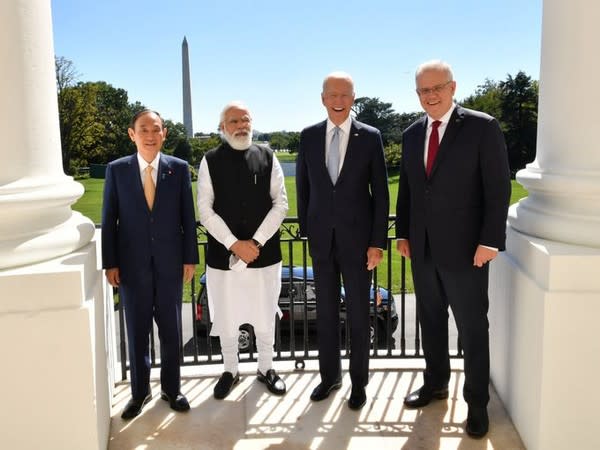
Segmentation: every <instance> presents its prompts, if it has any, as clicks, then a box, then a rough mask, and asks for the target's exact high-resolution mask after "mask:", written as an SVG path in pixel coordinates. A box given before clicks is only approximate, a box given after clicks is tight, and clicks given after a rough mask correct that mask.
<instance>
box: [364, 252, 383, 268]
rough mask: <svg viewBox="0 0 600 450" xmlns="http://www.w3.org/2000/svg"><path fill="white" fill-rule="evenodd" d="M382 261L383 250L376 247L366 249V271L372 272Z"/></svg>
mask: <svg viewBox="0 0 600 450" xmlns="http://www.w3.org/2000/svg"><path fill="white" fill-rule="evenodd" d="M382 259H383V250H381V249H380V248H377V247H369V248H368V249H367V270H373V269H374V268H375V267H377V265H378V264H379V263H380V262H381V260H382Z"/></svg>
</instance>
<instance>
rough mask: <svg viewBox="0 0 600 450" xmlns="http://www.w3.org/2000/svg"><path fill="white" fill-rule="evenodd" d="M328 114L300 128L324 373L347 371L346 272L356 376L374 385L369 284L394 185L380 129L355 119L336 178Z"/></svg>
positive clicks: (326, 379) (327, 379)
mask: <svg viewBox="0 0 600 450" xmlns="http://www.w3.org/2000/svg"><path fill="white" fill-rule="evenodd" d="M326 130H327V121H323V122H320V123H318V124H316V125H313V126H310V127H308V128H305V129H304V130H303V131H302V133H301V134H300V149H299V153H298V159H297V161H296V187H297V205H298V219H299V222H300V234H301V235H302V236H306V237H308V245H309V250H310V255H311V257H312V260H313V268H314V274H315V287H316V294H317V333H318V348H319V368H320V373H321V380H322V382H323V383H325V384H326V385H331V384H333V383H335V382H336V381H337V380H338V379H339V378H340V377H341V361H340V320H339V305H340V275H341V276H342V278H343V280H344V288H345V292H346V311H347V320H348V322H349V324H350V333H351V339H350V345H351V349H350V350H351V355H350V378H351V379H352V384H353V385H356V386H360V387H362V386H366V384H367V382H368V376H369V374H368V370H369V346H370V341H369V326H370V324H369V289H370V284H371V272H369V271H368V270H367V249H368V248H369V247H378V248H381V249H385V248H386V244H387V228H388V227H387V223H388V214H389V193H388V186H387V171H386V167H385V157H384V153H383V144H382V141H381V134H380V133H379V131H378V130H377V129H375V128H373V127H371V126H369V125H366V124H363V123H361V122H358V121H355V120H353V121H352V125H351V129H350V136H349V140H348V147H347V150H346V156H345V158H344V163H343V165H342V170H341V171H340V174H339V177H338V179H337V182H336V184H335V185H334V184H333V183H332V181H331V178H330V177H329V174H328V172H327V167H326V162H325V134H326Z"/></svg>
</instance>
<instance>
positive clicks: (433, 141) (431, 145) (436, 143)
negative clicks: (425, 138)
mask: <svg viewBox="0 0 600 450" xmlns="http://www.w3.org/2000/svg"><path fill="white" fill-rule="evenodd" d="M441 124H442V122H440V121H439V120H434V121H433V123H432V124H431V135H430V136H429V142H428V143H427V167H426V168H425V172H426V173H427V177H429V175H430V174H431V169H432V168H433V162H434V161H435V157H436V156H437V152H438V148H439V147H440V136H439V134H438V127H439V126H440V125H441Z"/></svg>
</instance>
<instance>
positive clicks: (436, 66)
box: [415, 59, 454, 81]
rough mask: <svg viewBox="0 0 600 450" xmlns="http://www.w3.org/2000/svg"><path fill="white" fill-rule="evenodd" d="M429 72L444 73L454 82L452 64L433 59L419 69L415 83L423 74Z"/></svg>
mask: <svg viewBox="0 0 600 450" xmlns="http://www.w3.org/2000/svg"><path fill="white" fill-rule="evenodd" d="M429 70H435V71H437V72H444V73H446V74H447V75H448V81H452V80H454V75H453V74H452V67H450V64H448V63H447V62H445V61H442V60H439V59H432V60H431V61H426V62H424V63H423V64H421V65H419V67H417V71H416V72H415V81H416V80H417V78H419V77H420V76H421V75H422V74H423V72H427V71H429Z"/></svg>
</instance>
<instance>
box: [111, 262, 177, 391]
mask: <svg viewBox="0 0 600 450" xmlns="http://www.w3.org/2000/svg"><path fill="white" fill-rule="evenodd" d="M131 275H132V276H128V275H127V274H124V275H122V276H121V286H120V287H119V295H120V298H121V300H122V301H123V308H124V310H125V321H126V326H127V341H128V342H127V344H128V350H129V364H130V371H131V394H132V397H133V398H135V399H143V398H144V397H145V396H146V395H147V394H148V393H149V392H148V388H149V385H150V332H151V331H152V319H154V320H155V322H156V325H157V327H158V336H159V339H160V360H161V361H160V363H161V369H160V382H161V389H162V390H163V391H164V392H166V393H167V394H169V395H172V396H174V395H176V394H177V393H179V391H180V384H181V378H180V358H181V298H182V291H183V281H182V275H181V276H180V277H177V278H175V279H165V278H164V275H163V274H160V273H158V271H156V270H155V268H154V267H148V268H146V269H143V268H138V269H137V270H136V273H135V274H131Z"/></svg>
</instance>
